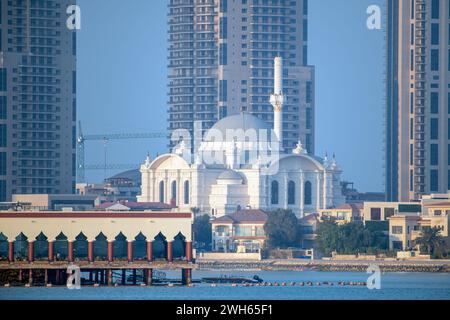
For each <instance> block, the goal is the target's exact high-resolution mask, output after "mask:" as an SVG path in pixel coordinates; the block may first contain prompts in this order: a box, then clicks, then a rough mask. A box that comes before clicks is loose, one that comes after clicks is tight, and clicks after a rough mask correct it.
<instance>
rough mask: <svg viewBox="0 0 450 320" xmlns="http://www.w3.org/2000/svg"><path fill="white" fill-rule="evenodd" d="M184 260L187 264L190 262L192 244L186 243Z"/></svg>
mask: <svg viewBox="0 0 450 320" xmlns="http://www.w3.org/2000/svg"><path fill="white" fill-rule="evenodd" d="M186 260H187V261H188V262H191V261H192V242H191V241H186Z"/></svg>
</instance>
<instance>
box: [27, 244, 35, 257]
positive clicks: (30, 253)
mask: <svg viewBox="0 0 450 320" xmlns="http://www.w3.org/2000/svg"><path fill="white" fill-rule="evenodd" d="M33 260H34V246H33V241H30V242H28V262H33Z"/></svg>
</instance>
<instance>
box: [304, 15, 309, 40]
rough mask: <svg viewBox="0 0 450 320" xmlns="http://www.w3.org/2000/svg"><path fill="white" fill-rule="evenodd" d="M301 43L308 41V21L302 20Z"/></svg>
mask: <svg viewBox="0 0 450 320" xmlns="http://www.w3.org/2000/svg"><path fill="white" fill-rule="evenodd" d="M303 41H304V42H307V41H308V20H306V19H303Z"/></svg>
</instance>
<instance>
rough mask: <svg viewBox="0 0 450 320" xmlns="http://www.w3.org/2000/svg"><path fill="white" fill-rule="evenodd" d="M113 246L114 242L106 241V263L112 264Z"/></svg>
mask: <svg viewBox="0 0 450 320" xmlns="http://www.w3.org/2000/svg"><path fill="white" fill-rule="evenodd" d="M113 244H114V242H112V241H108V262H113V260H114V252H113V251H114V250H113Z"/></svg>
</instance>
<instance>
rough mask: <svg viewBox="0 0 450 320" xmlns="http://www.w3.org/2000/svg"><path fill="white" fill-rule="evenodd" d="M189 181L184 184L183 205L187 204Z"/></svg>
mask: <svg viewBox="0 0 450 320" xmlns="http://www.w3.org/2000/svg"><path fill="white" fill-rule="evenodd" d="M189 191H190V190H189V181H188V180H186V181H185V182H184V204H189Z"/></svg>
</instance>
